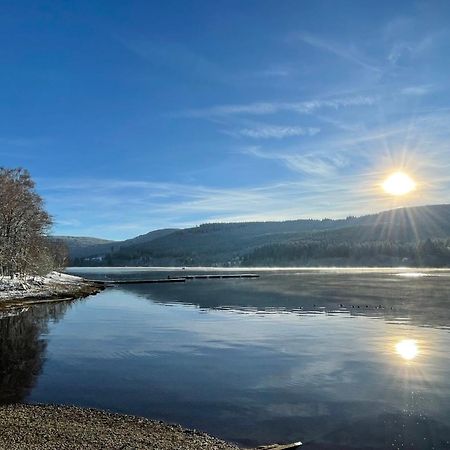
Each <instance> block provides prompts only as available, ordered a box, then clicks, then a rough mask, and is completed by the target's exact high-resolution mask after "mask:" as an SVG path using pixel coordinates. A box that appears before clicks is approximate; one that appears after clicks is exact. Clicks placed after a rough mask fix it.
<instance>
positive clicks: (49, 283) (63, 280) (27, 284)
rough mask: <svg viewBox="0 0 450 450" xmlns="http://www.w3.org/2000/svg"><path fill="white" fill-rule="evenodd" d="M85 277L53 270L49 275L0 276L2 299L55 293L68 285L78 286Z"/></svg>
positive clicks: (65, 288) (0, 294) (0, 296)
mask: <svg viewBox="0 0 450 450" xmlns="http://www.w3.org/2000/svg"><path fill="white" fill-rule="evenodd" d="M81 283H83V279H82V278H80V277H77V276H74V275H67V274H65V273H60V272H51V273H49V274H48V275H47V276H45V277H44V276H26V277H15V278H13V279H11V278H10V277H0V301H1V300H8V299H20V298H25V297H33V296H45V295H46V294H49V295H53V294H54V293H55V292H56V293H57V292H59V291H61V292H63V291H64V290H67V287H68V286H71V285H72V286H78V285H80V284H81Z"/></svg>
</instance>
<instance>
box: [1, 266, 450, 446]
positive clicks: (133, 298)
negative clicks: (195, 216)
mask: <svg viewBox="0 0 450 450" xmlns="http://www.w3.org/2000/svg"><path fill="white" fill-rule="evenodd" d="M253 271H254V270H253ZM74 272H75V270H74V271H73V273H74ZM209 272H211V269H210V270H209ZM76 273H79V274H82V275H85V276H87V277H89V278H96V279H98V278H101V279H105V278H106V279H119V278H120V279H145V278H160V277H167V276H168V275H171V276H176V275H177V274H180V273H181V274H186V273H190V272H189V271H176V270H161V269H160V270H150V269H145V270H142V269H141V270H137V269H110V270H107V269H77V270H76ZM0 317H2V318H1V319H0V339H1V343H0V352H1V353H0V363H1V366H0V389H1V390H0V401H1V402H4V403H5V402H6V403H8V402H16V401H25V402H31V403H34V402H45V403H63V404H75V405H81V406H90V407H96V408H102V409H108V410H112V411H116V412H123V413H129V414H136V415H142V416H147V417H149V418H155V419H162V420H166V421H169V422H178V423H181V424H183V425H184V426H187V427H191V428H197V429H200V430H204V431H207V432H209V433H211V434H214V435H216V436H219V437H222V438H224V439H227V440H231V441H235V442H237V443H239V444H241V445H244V446H245V445H247V446H250V445H256V444H261V443H270V442H279V441H281V442H289V441H295V440H302V441H304V442H306V443H307V445H306V446H305V448H311V449H312V448H338V449H339V448H341V449H344V448H346V449H351V448H365V449H371V448H373V449H378V448H380V449H381V448H382V449H385V448H405V449H431V448H436V449H449V448H450V355H449V349H450V333H449V331H450V272H449V271H432V270H422V269H421V270H420V272H418V271H407V270H395V269H390V270H384V271H358V270H347V271H310V270H309V271H308V270H291V271H263V272H261V277H260V278H258V279H228V280H216V279H214V280H192V281H188V282H186V283H180V284H159V285H158V284H147V285H146V284H131V285H123V286H121V287H115V288H111V289H107V290H106V291H104V292H102V293H101V294H99V295H97V296H93V297H90V298H87V299H84V300H78V301H74V302H71V303H64V304H47V305H40V306H34V307H31V308H29V309H28V310H26V311H23V312H21V313H20V314H19V313H17V314H16V315H10V316H8V317H5V314H3V316H0Z"/></svg>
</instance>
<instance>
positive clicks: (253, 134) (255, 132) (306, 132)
mask: <svg viewBox="0 0 450 450" xmlns="http://www.w3.org/2000/svg"><path fill="white" fill-rule="evenodd" d="M317 133H320V128H315V127H307V128H305V127H299V126H280V125H264V126H259V127H252V128H242V129H240V130H238V132H237V133H236V134H238V135H240V136H244V137H248V138H252V139H270V138H274V139H283V138H286V137H295V136H315V135H316V134H317Z"/></svg>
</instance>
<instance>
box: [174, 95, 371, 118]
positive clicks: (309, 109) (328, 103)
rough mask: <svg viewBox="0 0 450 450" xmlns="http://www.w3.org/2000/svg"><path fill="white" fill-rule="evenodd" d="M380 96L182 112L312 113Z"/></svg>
mask: <svg viewBox="0 0 450 450" xmlns="http://www.w3.org/2000/svg"><path fill="white" fill-rule="evenodd" d="M377 100H378V98H377V97H374V96H364V95H357V96H353V97H340V98H329V99H313V100H306V101H300V102H257V103H247V104H234V105H231V104H230V105H216V106H212V107H209V108H199V109H190V110H187V111H184V112H182V113H181V115H182V116H185V117H200V118H203V117H211V116H232V115H267V114H275V113H278V112H282V111H288V112H294V113H299V114H310V113H313V112H315V111H318V110H321V109H333V110H338V109H340V108H347V107H358V106H372V105H374V104H375V103H376V102H377Z"/></svg>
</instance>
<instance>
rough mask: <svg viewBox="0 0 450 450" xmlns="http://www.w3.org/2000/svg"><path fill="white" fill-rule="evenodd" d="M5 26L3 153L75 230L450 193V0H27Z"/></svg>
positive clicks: (147, 226) (379, 205)
mask: <svg viewBox="0 0 450 450" xmlns="http://www.w3.org/2000/svg"><path fill="white" fill-rule="evenodd" d="M0 30H1V34H2V46H1V48H0V55H1V61H2V66H1V71H0V86H1V88H0V92H1V102H0V165H3V166H7V167H15V166H22V167H26V168H28V169H29V170H30V171H31V173H32V176H33V177H34V178H35V180H36V181H37V184H38V190H39V192H40V193H41V194H42V196H43V197H44V198H45V201H46V205H47V207H48V209H49V210H50V212H51V214H52V215H53V216H54V218H55V227H54V232H55V233H57V234H69V235H78V236H83V235H88V236H89V235H90V236H98V237H105V238H112V239H121V238H126V237H132V236H135V235H137V234H142V233H145V232H148V231H150V230H152V229H157V228H163V227H184V226H190V225H195V224H199V223H202V222H207V221H235V220H239V221H241V220H282V219H292V218H308V217H313V218H322V217H345V216H347V215H349V214H358V215H359V214H364V213H370V212H375V211H379V210H384V209H388V208H391V207H395V206H401V205H410V204H417V205H419V204H436V203H448V202H449V200H450V199H449V192H450V139H449V137H450V76H449V74H450V2H448V1H417V2H415V1H411V0H410V1H400V0H398V1H365V0H354V1H344V0H341V1H339V2H338V1H334V0H333V1H321V0H314V1H312V0H311V1H307V0H303V1H302V0H296V1H282V0H275V1H264V0H255V1H251V0H239V1H233V0H226V1H225V0H224V1H209V0H208V1H181V0H180V1H167V0H165V1H158V2H156V1H130V2H123V1H111V0H110V1H107V2H106V1H95V0H89V1H81V0H80V1H77V2H68V1H67V2H66V1H61V2H52V1H48V2H44V1H40V2H38V1H36V2H34V1H22V2H21V1H14V2H3V3H2V14H1V17H0ZM398 169H402V170H404V171H406V172H407V173H409V174H410V175H411V176H412V177H414V179H415V180H416V182H417V189H416V191H415V192H414V194H411V195H409V196H407V197H402V198H401V199H400V200H394V199H392V198H390V197H389V196H387V195H386V194H385V193H383V191H382V189H381V188H380V183H382V181H383V179H384V178H386V176H387V175H389V173H391V172H393V171H395V170H398Z"/></svg>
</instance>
